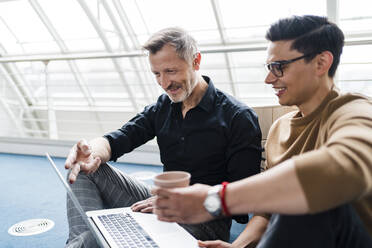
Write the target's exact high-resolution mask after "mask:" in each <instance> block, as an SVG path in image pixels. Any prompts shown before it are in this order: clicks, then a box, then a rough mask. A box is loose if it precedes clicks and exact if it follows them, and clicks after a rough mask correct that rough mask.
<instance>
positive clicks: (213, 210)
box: [203, 185, 222, 217]
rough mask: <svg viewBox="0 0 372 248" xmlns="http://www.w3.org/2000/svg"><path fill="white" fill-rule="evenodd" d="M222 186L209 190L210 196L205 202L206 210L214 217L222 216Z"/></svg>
mask: <svg viewBox="0 0 372 248" xmlns="http://www.w3.org/2000/svg"><path fill="white" fill-rule="evenodd" d="M221 188H222V185H216V186H213V187H212V188H211V189H210V190H208V195H207V197H206V198H205V200H204V203H203V205H204V208H205V209H206V210H207V211H208V213H209V214H210V215H212V216H213V217H221V216H222V202H221V196H220V191H221Z"/></svg>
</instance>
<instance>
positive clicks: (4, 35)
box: [0, 3, 24, 54]
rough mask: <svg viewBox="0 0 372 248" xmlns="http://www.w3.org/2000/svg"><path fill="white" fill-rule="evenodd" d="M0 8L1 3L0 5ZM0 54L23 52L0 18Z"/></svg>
mask: <svg viewBox="0 0 372 248" xmlns="http://www.w3.org/2000/svg"><path fill="white" fill-rule="evenodd" d="M0 7H1V3H0ZM0 37H1V38H0V53H1V54H23V53H24V50H23V49H22V46H21V45H20V44H19V42H18V40H17V38H16V37H15V35H14V34H13V32H12V31H11V30H10V28H9V26H8V25H7V23H6V22H5V21H4V19H3V18H2V17H1V16H0Z"/></svg>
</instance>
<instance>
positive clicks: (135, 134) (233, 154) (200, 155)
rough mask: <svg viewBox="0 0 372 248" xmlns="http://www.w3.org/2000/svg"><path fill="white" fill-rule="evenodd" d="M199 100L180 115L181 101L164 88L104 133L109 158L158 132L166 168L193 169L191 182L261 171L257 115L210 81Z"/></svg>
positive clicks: (211, 181)
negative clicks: (153, 99) (173, 100)
mask: <svg viewBox="0 0 372 248" xmlns="http://www.w3.org/2000/svg"><path fill="white" fill-rule="evenodd" d="M204 79H205V81H206V82H207V83H208V84H209V86H208V89H207V91H206V93H205V95H204V96H203V98H202V100H201V101H200V103H199V104H198V105H197V106H196V107H195V108H193V109H190V110H189V111H188V112H187V113H186V116H185V118H183V116H182V110H181V106H182V103H173V102H172V101H171V100H170V99H169V97H168V96H167V95H166V94H163V95H161V96H160V97H159V98H158V101H157V102H156V103H154V104H152V105H149V106H147V107H145V109H144V110H143V112H141V113H139V114H137V116H135V117H134V118H133V119H131V120H130V121H129V122H128V123H126V124H125V125H124V126H123V127H122V128H120V129H118V130H116V131H113V132H111V133H109V134H107V135H105V136H104V137H106V138H107V139H108V141H109V143H110V146H111V151H112V154H111V160H116V159H117V158H118V157H120V156H122V155H123V154H124V153H128V152H130V151H132V150H133V149H134V148H136V147H138V146H140V145H142V144H144V143H146V142H147V141H149V140H151V139H153V138H154V137H155V136H156V137H157V143H158V145H159V150H160V157H161V162H162V163H163V165H164V171H170V170H182V171H188V172H190V173H191V184H194V183H204V184H209V185H215V184H219V183H221V182H223V181H228V182H232V181H236V180H239V179H242V178H246V177H249V176H252V175H254V174H256V173H258V172H259V171H260V161H261V130H260V127H259V124H258V119H257V115H256V114H255V112H254V111H253V110H252V109H250V108H249V107H247V106H246V105H245V104H243V103H241V102H239V101H237V100H236V99H235V98H233V97H231V96H229V95H227V94H225V93H223V92H221V91H220V90H218V89H216V88H215V87H214V86H213V83H212V81H211V80H210V79H209V78H208V77H205V76H204Z"/></svg>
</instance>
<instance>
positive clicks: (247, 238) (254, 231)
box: [232, 215, 269, 248]
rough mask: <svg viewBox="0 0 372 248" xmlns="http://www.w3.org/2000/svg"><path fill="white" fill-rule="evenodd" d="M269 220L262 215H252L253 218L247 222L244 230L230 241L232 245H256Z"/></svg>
mask: <svg viewBox="0 0 372 248" xmlns="http://www.w3.org/2000/svg"><path fill="white" fill-rule="evenodd" d="M268 223H269V220H268V219H266V218H264V217H262V216H258V215H256V216H253V218H252V219H251V220H250V221H249V222H248V224H247V226H246V227H245V229H244V231H243V232H242V233H241V234H240V235H239V237H238V238H237V239H236V240H235V241H234V242H233V243H232V247H234V248H241V247H249V248H252V247H256V245H257V244H258V242H259V241H260V239H261V237H262V235H263V234H264V232H265V231H266V227H267V224H268Z"/></svg>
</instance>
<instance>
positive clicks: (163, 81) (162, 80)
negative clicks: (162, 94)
mask: <svg viewBox="0 0 372 248" xmlns="http://www.w3.org/2000/svg"><path fill="white" fill-rule="evenodd" d="M158 82H159V85H160V86H161V87H162V88H163V89H167V88H168V87H169V85H170V84H171V80H169V77H168V76H167V75H164V74H163V75H160V76H159V81H158Z"/></svg>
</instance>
